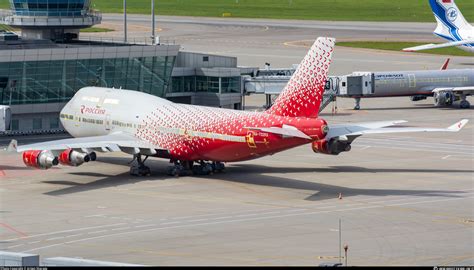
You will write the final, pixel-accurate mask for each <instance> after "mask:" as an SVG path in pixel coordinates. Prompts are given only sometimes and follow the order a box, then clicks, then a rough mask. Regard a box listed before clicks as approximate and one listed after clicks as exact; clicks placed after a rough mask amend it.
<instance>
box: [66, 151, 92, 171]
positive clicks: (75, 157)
mask: <svg viewBox="0 0 474 270" xmlns="http://www.w3.org/2000/svg"><path fill="white" fill-rule="evenodd" d="M96 158H97V155H96V154H95V152H91V153H89V154H88V153H81V152H78V151H74V150H72V149H67V150H64V151H63V152H61V154H59V163H61V164H62V165H65V166H75V167H77V166H80V165H82V164H83V163H84V162H89V161H95V160H96Z"/></svg>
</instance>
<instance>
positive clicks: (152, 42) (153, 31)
mask: <svg viewBox="0 0 474 270" xmlns="http://www.w3.org/2000/svg"><path fill="white" fill-rule="evenodd" d="M155 39H156V38H155V0H151V44H152V45H155Z"/></svg>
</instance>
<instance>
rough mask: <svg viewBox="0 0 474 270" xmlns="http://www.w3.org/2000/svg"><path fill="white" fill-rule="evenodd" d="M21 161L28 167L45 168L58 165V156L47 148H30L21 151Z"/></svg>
mask: <svg viewBox="0 0 474 270" xmlns="http://www.w3.org/2000/svg"><path fill="white" fill-rule="evenodd" d="M23 162H24V163H25V165H26V166H28V167H33V168H37V169H43V170H46V169H49V168H51V167H53V166H56V165H58V158H57V157H55V156H54V155H53V153H51V151H48V150H30V151H25V152H23Z"/></svg>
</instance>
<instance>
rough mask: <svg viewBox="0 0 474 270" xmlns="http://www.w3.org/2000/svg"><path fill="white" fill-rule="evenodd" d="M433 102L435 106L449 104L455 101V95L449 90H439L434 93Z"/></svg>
mask: <svg viewBox="0 0 474 270" xmlns="http://www.w3.org/2000/svg"><path fill="white" fill-rule="evenodd" d="M433 98H434V104H435V105H436V106H450V105H452V104H453V102H454V101H455V98H456V97H455V96H454V94H453V92H451V91H441V92H437V93H434V95H433Z"/></svg>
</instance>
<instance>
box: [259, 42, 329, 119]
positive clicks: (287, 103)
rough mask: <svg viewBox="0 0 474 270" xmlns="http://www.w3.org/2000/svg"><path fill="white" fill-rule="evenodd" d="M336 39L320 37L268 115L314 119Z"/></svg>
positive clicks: (317, 111) (321, 96)
mask: <svg viewBox="0 0 474 270" xmlns="http://www.w3.org/2000/svg"><path fill="white" fill-rule="evenodd" d="M335 43H336V39H334V38H327V37H319V38H318V39H316V41H315V42H314V44H313V46H311V49H310V50H309V51H308V53H307V54H306V56H305V57H304V59H303V60H302V61H301V63H300V65H299V67H298V69H297V70H296V72H295V73H294V74H293V76H292V77H291V79H290V80H289V81H288V84H287V85H286V87H285V88H284V89H283V91H282V92H281V94H280V96H279V97H278V98H277V99H276V101H275V103H274V104H273V106H272V107H270V109H268V110H267V112H268V113H270V114H274V115H280V116H290V117H312V118H314V117H317V116H318V113H319V107H320V105H321V101H322V98H323V93H324V86H325V84H326V80H327V76H328V69H329V65H330V64H331V57H332V53H333V51H334V46H335Z"/></svg>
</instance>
